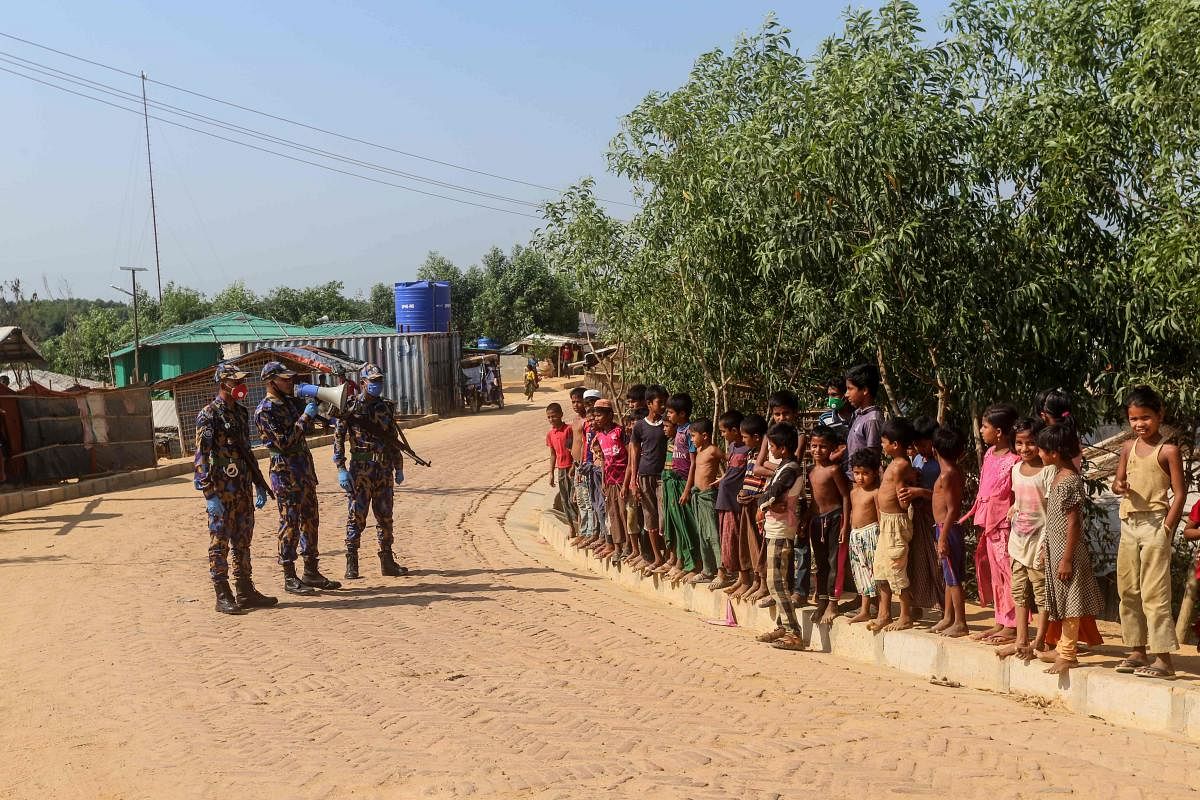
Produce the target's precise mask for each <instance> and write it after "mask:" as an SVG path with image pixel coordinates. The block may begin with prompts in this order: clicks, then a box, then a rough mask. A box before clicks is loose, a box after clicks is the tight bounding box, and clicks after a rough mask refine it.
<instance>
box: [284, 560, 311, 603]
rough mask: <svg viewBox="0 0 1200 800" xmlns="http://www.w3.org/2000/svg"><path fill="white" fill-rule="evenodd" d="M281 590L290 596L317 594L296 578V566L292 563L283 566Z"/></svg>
mask: <svg viewBox="0 0 1200 800" xmlns="http://www.w3.org/2000/svg"><path fill="white" fill-rule="evenodd" d="M283 590H284V591H285V592H290V593H291V594H304V595H308V594H316V593H317V590H316V589H310V588H308V587H307V586H305V585H304V584H303V583H301V582H300V579H299V578H297V577H296V565H295V564H294V563H292V564H284V565H283Z"/></svg>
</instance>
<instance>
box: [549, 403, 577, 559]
mask: <svg viewBox="0 0 1200 800" xmlns="http://www.w3.org/2000/svg"><path fill="white" fill-rule="evenodd" d="M546 420H547V421H548V422H549V423H550V430H549V431H547V432H546V447H548V448H550V486H551V487H557V488H558V503H559V505H561V506H562V512H563V515H564V516H566V518H567V524H569V525H570V526H571V535H572V536H574V535H575V515H574V514H573V513H572V511H571V428H570V426H568V425H567V424H566V423H565V422H563V411H562V406H560V405H559V404H558V403H551V404H550V405H548V406H546Z"/></svg>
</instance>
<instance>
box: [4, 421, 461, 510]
mask: <svg viewBox="0 0 1200 800" xmlns="http://www.w3.org/2000/svg"><path fill="white" fill-rule="evenodd" d="M440 419H441V417H439V416H438V415H437V414H427V415H426V416H423V417H418V418H416V419H410V420H404V421H402V422H400V423H399V425H400V428H401V429H402V430H411V429H412V428H420V427H422V426H424V425H429V424H430V423H433V422H437V421H438V420H440ZM328 444H333V434H332V433H326V434H322V435H320V436H310V437H308V446H309V447H310V448H315V447H324V446H325V445H328ZM253 453H254V457H255V458H259V459H261V458H266V455H267V448H265V447H256V448H254V450H253ZM191 473H192V461H191V459H176V460H174V461H171V462H170V463H167V464H160V465H158V466H155V467H146V468H145V469H136V470H132V471H130V472H120V473H117V474H114V475H103V476H101V477H98V478H84V479H83V480H80V481H78V482H76V483H63V484H59V485H58V486H48V487H46V488H44V489H22V490H20V491H16V492H4V493H0V516H4V515H6V514H15V513H16V512H18V511H28V510H29V509H31V508H41V507H42V506H48V505H51V504H53V503H61V502H63V501H64V500H77V499H79V498H80V497H93V496H95V495H98V494H107V493H108V492H120V491H124V490H126V489H133V488H136V487H138V486H144V485H146V484H148V483H156V482H158V481H161V480H165V479H167V478H175V477H178V476H180V475H190V474H191Z"/></svg>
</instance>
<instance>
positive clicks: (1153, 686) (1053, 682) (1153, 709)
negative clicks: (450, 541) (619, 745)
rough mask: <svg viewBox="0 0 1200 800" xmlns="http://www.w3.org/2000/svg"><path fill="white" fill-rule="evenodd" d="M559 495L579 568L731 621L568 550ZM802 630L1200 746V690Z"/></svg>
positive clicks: (760, 621) (911, 637) (855, 632)
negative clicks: (1047, 670) (1054, 671)
mask: <svg viewBox="0 0 1200 800" xmlns="http://www.w3.org/2000/svg"><path fill="white" fill-rule="evenodd" d="M553 500H554V496H553V495H551V496H550V497H549V498H548V500H547V503H546V506H545V507H544V508H543V511H542V514H541V521H540V523H539V533H540V534H541V535H542V537H543V538H544V539H545V540H546V542H547V543H548V544H549V545H550V546H551V547H552V548H554V549H555V550H556V551H557V552H558V553H559V555H561V556H562V557H563V558H564V559H565V560H566V561H568V562H569V563H570V564H571V565H573V566H575V567H577V568H580V569H583V570H587V571H588V572H592V573H594V574H596V575H600V576H603V577H605V578H607V579H608V580H610V581H612V582H614V583H616V584H617V585H618V586H620V587H622V588H623V589H627V590H629V591H631V592H635V593H637V594H639V595H641V596H643V597H647V598H652V599H654V600H658V601H659V602H662V603H666V604H667V605H671V606H676V607H678V608H683V609H686V610H688V611H691V612H694V613H696V614H699V615H700V616H701V617H703V618H705V619H721V620H723V619H725V615H726V603H727V602H728V600H727V598H726V597H725V594H724V593H723V592H710V591H709V590H708V589H706V588H703V587H694V586H678V587H675V586H672V585H670V584H668V583H666V582H664V581H662V580H661V579H659V578H657V577H655V578H643V577H642V576H640V575H635V574H631V573H629V572H626V571H622V570H621V568H620V567H614V566H613V565H612V562H610V561H605V562H603V563H601V562H599V561H597V560H596V559H594V558H592V557H590V556H588V555H585V554H584V553H581V552H580V551H578V550H576V549H575V548H573V547H571V546H570V545H569V544H568V543H567V539H568V537H569V536H570V533H571V529H570V526H569V525H568V524H567V523H566V521H565V520H564V519H563V518H562V516H560V514H559V513H558V512H557V511H555V510H554V509H553V508H552V503H553ZM733 609H734V613H735V615H736V618H737V621H738V625H739V626H740V627H742V628H745V629H747V630H749V631H751V632H754V633H758V632H763V631H768V630H771V629H772V628H774V627H775V620H774V618H773V616H772V614H771V612H770V610H769V609H761V608H756V607H753V606H749V605H747V604H745V603H734V604H733ZM800 615H801V625H802V626H803V628H804V635H805V638H806V639H807V640H808V642H809V647H811V648H813V649H815V650H820V651H823V652H826V653H832V654H834V655H838V656H843V657H845V658H848V659H851V660H854V661H865V662H868V663H871V664H877V665H879V666H884V667H891V668H892V669H896V670H900V671H901V672H906V673H909V674H911V675H917V676H920V677H923V678H938V679H940V680H945V681H950V682H955V683H958V684H961V685H962V686H968V687H971V688H974V689H986V690H988V691H992V692H1001V693H1006V694H1015V695H1023V696H1029V697H1035V698H1040V699H1042V700H1047V701H1052V702H1059V703H1062V704H1063V705H1065V706H1066V707H1067V708H1070V709H1071V710H1072V711H1075V712H1077V713H1080V714H1088V715H1090V716H1094V717H1098V718H1100V719H1103V720H1106V721H1108V722H1112V723H1114V724H1117V725H1124V726H1128V727H1132V728H1140V729H1142V730H1148V731H1158V732H1162V733H1169V734H1173V735H1176V736H1182V737H1186V738H1189V739H1195V740H1200V685H1197V684H1191V683H1187V684H1185V683H1180V682H1168V681H1156V680H1147V679H1144V678H1136V677H1134V676H1133V675H1120V674H1117V673H1115V672H1113V671H1112V670H1110V669H1106V668H1103V667H1097V666H1084V667H1081V668H1079V669H1075V670H1072V671H1071V673H1070V674H1069V675H1067V676H1063V677H1059V676H1054V675H1047V674H1045V672H1043V669H1044V668H1045V665H1044V664H1041V663H1040V662H1037V661H1035V662H1032V663H1030V664H1023V663H1022V662H1020V661H1018V660H1014V659H1011V658H1010V659H1005V660H1004V661H1001V660H999V659H997V658H996V657H995V655H993V653H992V651H991V649H989V648H985V647H981V646H980V645H978V644H975V643H972V642H967V641H963V640H960V639H943V638H940V637H938V636H934V635H932V634H930V633H929V632H927V631H921V630H912V631H896V632H892V633H880V634H874V633H872V632H871V631H869V630H867V629H866V627H865V626H863V625H850V624H849V623H847V621H846V620H845V619H841V618H839V619H837V620H836V621H835V622H834V623H833V625H832V626H830V628H829V629H825V628H823V627H821V626H815V625H814V624H813V618H812V617H813V609H812V608H811V607H808V608H804V609H801V611H800Z"/></svg>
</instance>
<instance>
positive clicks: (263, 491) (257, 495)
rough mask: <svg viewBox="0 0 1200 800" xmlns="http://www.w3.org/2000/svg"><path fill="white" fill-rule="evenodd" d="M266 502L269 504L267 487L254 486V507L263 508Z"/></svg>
mask: <svg viewBox="0 0 1200 800" xmlns="http://www.w3.org/2000/svg"><path fill="white" fill-rule="evenodd" d="M266 504H267V487H265V486H255V487H254V507H255V508H262V507H263V506H265V505H266Z"/></svg>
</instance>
